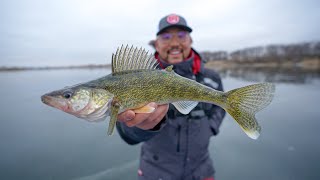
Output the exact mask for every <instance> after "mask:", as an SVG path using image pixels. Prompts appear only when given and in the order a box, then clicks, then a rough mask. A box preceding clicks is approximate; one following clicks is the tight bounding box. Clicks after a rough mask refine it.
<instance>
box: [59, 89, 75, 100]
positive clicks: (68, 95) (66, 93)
mask: <svg viewBox="0 0 320 180" xmlns="http://www.w3.org/2000/svg"><path fill="white" fill-rule="evenodd" d="M72 94H73V93H72V92H71V91H65V92H63V94H62V96H63V97H64V98H66V99H69V98H71V96H72Z"/></svg>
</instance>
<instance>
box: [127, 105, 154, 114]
mask: <svg viewBox="0 0 320 180" xmlns="http://www.w3.org/2000/svg"><path fill="white" fill-rule="evenodd" d="M155 109H156V108H154V107H151V106H149V105H146V106H143V107H140V108H138V109H133V111H134V112H135V113H152V112H153V111H154V110H155Z"/></svg>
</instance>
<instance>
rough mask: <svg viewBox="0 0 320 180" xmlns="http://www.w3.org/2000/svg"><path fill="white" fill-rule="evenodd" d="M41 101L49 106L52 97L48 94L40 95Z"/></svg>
mask: <svg viewBox="0 0 320 180" xmlns="http://www.w3.org/2000/svg"><path fill="white" fill-rule="evenodd" d="M41 101H42V102H43V103H44V104H47V105H49V106H51V105H50V102H51V101H52V98H51V97H50V96H48V95H43V96H41Z"/></svg>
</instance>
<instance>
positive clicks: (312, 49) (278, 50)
mask: <svg viewBox="0 0 320 180" xmlns="http://www.w3.org/2000/svg"><path fill="white" fill-rule="evenodd" d="M201 55H202V56H203V58H204V59H206V60H207V61H216V60H231V61H238V62H241V61H283V60H290V61H296V62H298V61H301V60H303V59H304V58H318V59H319V58H320V42H309V43H299V44H287V45H268V46H257V47H250V48H245V49H241V50H236V51H233V52H231V53H228V52H227V51H216V52H211V51H205V52H202V53H201Z"/></svg>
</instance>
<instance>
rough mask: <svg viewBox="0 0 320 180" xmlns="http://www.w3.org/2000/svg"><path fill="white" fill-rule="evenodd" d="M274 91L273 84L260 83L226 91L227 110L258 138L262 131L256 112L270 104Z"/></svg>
mask: <svg viewBox="0 0 320 180" xmlns="http://www.w3.org/2000/svg"><path fill="white" fill-rule="evenodd" d="M274 91H275V86H274V85H273V84H271V83H260V84H254V85H249V86H245V87H242V88H238V89H234V90H231V91H229V92H226V96H227V98H226V106H225V110H226V111H227V112H228V113H229V114H230V115H231V116H232V117H233V118H234V119H235V120H236V121H237V123H238V124H239V125H240V127H241V128H242V129H243V130H244V132H245V133H246V134H247V135H248V136H249V137H250V138H252V139H257V138H258V137H259V135H260V131H261V127H260V126H259V124H258V122H257V121H256V118H255V114H256V113H257V112H258V111H260V110H261V109H263V108H265V107H266V106H267V105H269V104H270V102H271V101H272V98H273V94H274Z"/></svg>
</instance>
